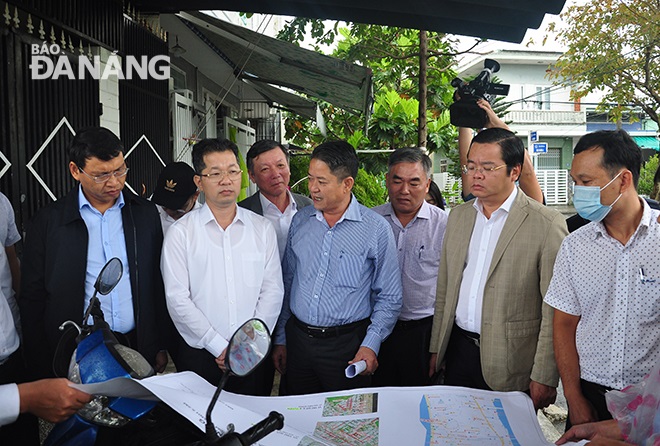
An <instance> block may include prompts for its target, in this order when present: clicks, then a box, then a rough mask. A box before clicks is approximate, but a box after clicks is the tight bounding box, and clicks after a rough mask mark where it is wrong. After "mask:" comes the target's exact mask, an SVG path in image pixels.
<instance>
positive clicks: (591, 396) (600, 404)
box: [566, 379, 612, 430]
mask: <svg viewBox="0 0 660 446" xmlns="http://www.w3.org/2000/svg"><path fill="white" fill-rule="evenodd" d="M580 389H581V390H582V395H584V397H585V398H586V399H587V401H589V402H590V403H591V405H592V406H594V409H596V414H597V416H598V421H604V420H611V419H612V414H610V411H609V410H607V403H606V400H605V394H606V393H607V392H608V391H609V390H612V389H611V388H610V387H605V386H601V385H600V384H595V383H592V382H589V381H585V380H583V379H581V380H580ZM571 426H573V424H572V423H571V406H570V405H569V406H568V418H567V419H566V430H569V429H570V428H571Z"/></svg>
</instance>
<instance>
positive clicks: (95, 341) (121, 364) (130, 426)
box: [43, 258, 284, 446]
mask: <svg viewBox="0 0 660 446" xmlns="http://www.w3.org/2000/svg"><path fill="white" fill-rule="evenodd" d="M122 274H123V267H122V263H121V260H119V259H118V258H112V259H110V260H109V261H108V262H107V263H106V264H105V266H104V267H103V268H102V269H101V272H100V273H99V275H98V277H97V279H96V282H95V283H94V294H93V296H92V298H91V300H90V303H89V306H88V307H87V310H86V311H85V314H84V316H83V320H82V324H81V325H78V324H76V323H75V322H73V321H66V322H64V323H63V324H62V325H61V326H60V330H62V331H65V333H69V335H63V337H62V340H61V341H60V345H59V346H58V352H57V353H56V359H57V357H58V356H63V355H64V353H63V352H66V351H67V347H66V345H67V344H69V341H70V338H71V336H73V335H75V343H76V347H75V350H74V351H73V354H72V355H71V357H70V361H69V365H68V373H67V376H68V379H69V380H70V381H72V382H74V383H78V384H91V383H98V382H104V381H107V380H110V379H113V378H118V377H126V378H128V377H131V378H135V379H143V378H147V377H150V376H153V375H155V371H154V370H153V368H152V367H151V365H150V364H149V363H148V362H147V360H146V359H145V358H144V357H143V356H142V355H141V354H140V353H139V352H137V351H135V350H133V349H131V348H130V347H127V346H126V345H124V344H122V343H120V342H119V341H118V339H117V337H116V336H115V333H113V331H112V330H110V326H109V325H108V323H107V322H106V321H105V319H104V316H103V311H102V310H101V302H100V300H99V298H98V296H97V295H99V294H100V295H102V296H104V295H108V294H110V292H112V290H113V289H114V288H115V287H116V286H117V284H118V283H119V280H120V279H121V276H122ZM90 317H91V319H92V322H91V323H90V322H89V320H90ZM70 333H73V335H71V334H70ZM270 345H271V339H270V333H269V331H268V327H267V326H266V324H264V323H263V322H262V321H260V320H259V319H250V320H248V321H247V322H245V323H244V324H243V325H242V326H241V327H240V328H239V329H238V330H237V331H236V332H235V333H234V334H233V335H232V337H231V339H230V342H229V344H228V347H227V352H228V353H227V355H226V358H225V372H224V373H223V376H222V378H221V380H220V383H219V385H218V388H217V389H216V391H215V393H214V395H213V397H212V399H211V402H210V404H209V407H208V410H207V413H206V435H205V437H204V439H203V440H198V441H196V442H194V443H190V445H191V446H204V445H221V446H249V445H252V444H254V443H256V442H257V441H259V440H260V439H262V438H263V437H265V436H266V435H268V434H269V433H271V432H273V431H274V430H277V429H282V427H283V426H284V417H283V416H282V415H281V414H279V413H277V412H271V413H270V415H269V416H268V417H266V418H265V419H264V420H263V421H261V422H260V423H258V424H256V425H255V426H253V427H252V428H250V429H248V430H246V431H245V432H243V433H241V434H239V433H237V432H234V427H233V425H232V424H229V425H228V426H227V430H226V432H225V433H224V435H222V436H219V435H218V433H217V431H216V429H215V426H214V425H213V422H212V420H211V413H212V411H213V407H214V406H215V404H216V402H217V400H218V397H219V395H220V392H221V391H222V388H223V387H224V385H225V383H226V382H227V379H228V378H229V377H230V376H232V375H235V376H247V375H248V374H249V373H250V372H252V371H253V370H254V369H255V368H256V367H257V366H258V365H259V364H260V363H261V362H262V361H263V360H264V359H266V358H267V357H268V353H269V351H270ZM69 351H70V350H69ZM66 354H67V355H68V353H66ZM54 367H55V368H57V366H54ZM159 409H160V410H159ZM100 427H109V428H115V429H113V430H116V431H122V432H124V433H125V435H124V437H123V438H128V439H129V441H128V442H125V441H122V442H124V443H125V444H139V445H154V446H156V445H158V446H162V445H181V444H185V443H188V442H189V441H190V440H191V439H199V438H200V437H202V435H201V434H200V431H199V429H197V428H195V427H194V426H192V425H191V424H190V423H189V422H188V421H187V420H185V419H183V417H180V416H179V415H178V414H176V413H175V412H174V411H173V410H172V409H171V408H169V407H167V406H165V405H163V404H160V405H159V404H158V402H156V401H148V400H138V399H133V398H126V397H106V396H95V397H94V399H93V400H92V401H90V402H89V403H87V404H86V405H85V406H84V407H83V408H82V409H80V410H79V411H78V412H77V413H76V414H75V415H73V416H72V417H71V418H69V419H68V420H66V421H63V422H61V423H58V424H56V425H55V426H54V427H53V429H52V430H51V431H50V433H49V434H48V436H47V438H46V440H45V441H44V443H43V444H44V446H88V445H93V444H94V443H95V442H96V440H97V437H98V435H99V429H100ZM120 438H121V437H120ZM123 438H122V440H123ZM107 442H108V441H107V439H106V443H107ZM110 443H111V444H115V443H118V441H110Z"/></svg>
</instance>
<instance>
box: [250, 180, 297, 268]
mask: <svg viewBox="0 0 660 446" xmlns="http://www.w3.org/2000/svg"><path fill="white" fill-rule="evenodd" d="M286 193H287V194H288V195H289V205H288V206H287V207H286V209H284V212H281V211H280V210H279V209H278V208H277V206H275V204H274V203H273V202H272V201H270V200H269V199H268V198H266V197H264V194H262V193H260V194H259V201H261V209H262V210H263V213H264V217H266V218H267V219H268V221H270V222H271V223H272V224H273V227H274V228H275V232H276V233H277V247H278V249H279V252H280V261H282V259H283V258H284V249H285V248H286V237H287V235H288V234H289V226H291V219H292V218H293V216H294V215H296V212H298V205H297V204H296V200H294V199H293V194H292V193H291V192H290V191H288V190H287V191H286Z"/></svg>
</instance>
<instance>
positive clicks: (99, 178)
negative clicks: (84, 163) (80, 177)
mask: <svg viewBox="0 0 660 446" xmlns="http://www.w3.org/2000/svg"><path fill="white" fill-rule="evenodd" d="M78 170H79V171H81V172H82V173H84V174H85V175H87V176H88V177H89V178H91V179H92V180H93V181H94V182H95V183H97V184H101V183H106V182H107V181H108V180H109V179H110V177H115V178H121V177H125V176H126V174H127V173H128V167H125V168H124V169H119V170H115V171H114V172H110V173H104V174H103V175H98V176H92V175H90V174H88V173H87V172H85V171H84V170H82V169H81V168H80V167H78Z"/></svg>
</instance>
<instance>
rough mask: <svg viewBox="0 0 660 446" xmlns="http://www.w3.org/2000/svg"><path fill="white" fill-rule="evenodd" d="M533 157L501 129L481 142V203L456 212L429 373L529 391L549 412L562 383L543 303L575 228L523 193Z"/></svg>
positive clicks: (475, 175) (473, 149) (476, 169)
mask: <svg viewBox="0 0 660 446" xmlns="http://www.w3.org/2000/svg"><path fill="white" fill-rule="evenodd" d="M524 150H525V148H524V147H523V144H522V142H521V141H520V139H518V138H517V137H516V136H515V135H514V134H513V133H512V132H510V131H508V130H505V129H501V128H492V129H486V130H484V131H482V132H481V133H479V134H477V135H476V136H475V137H474V139H473V140H472V144H471V146H470V151H469V153H468V160H467V165H466V166H464V171H465V172H466V174H467V177H466V178H467V179H468V181H469V190H470V192H471V193H472V194H473V195H474V196H475V197H476V199H475V200H472V201H470V202H468V203H465V204H463V205H460V206H457V207H456V208H454V209H453V210H452V211H451V212H450V214H449V221H448V223H447V231H446V233H445V238H444V240H445V241H444V247H443V251H442V258H441V260H440V270H439V274H438V287H437V294H436V304H435V305H436V306H435V314H434V319H433V332H432V337H431V348H430V351H431V353H432V356H431V363H430V370H429V373H430V374H433V373H435V372H436V371H438V370H441V369H443V370H444V372H445V381H444V383H445V384H448V385H459V386H464V387H472V388H481V389H492V390H498V391H512V390H519V391H525V392H528V394H529V395H530V396H531V398H532V400H533V402H534V406H535V407H536V408H541V407H545V406H547V405H549V404H551V403H552V402H554V399H555V397H556V387H557V383H558V373H557V368H556V364H555V360H554V356H553V348H552V315H553V313H552V309H551V308H550V307H549V306H547V305H546V304H544V303H543V296H544V295H545V292H546V290H547V288H548V284H549V283H550V278H551V276H552V270H553V266H554V262H555V256H556V254H557V251H558V250H559V246H560V245H561V242H562V240H563V238H564V237H565V236H566V234H567V230H566V223H565V220H564V218H563V216H562V215H561V214H560V213H559V212H557V211H554V210H551V209H548V208H546V207H545V206H543V205H541V204H540V203H538V202H537V201H534V200H532V199H530V198H529V197H527V196H526V195H525V194H524V193H523V192H522V191H520V190H519V189H518V188H517V187H516V180H517V179H518V177H519V176H520V173H521V169H522V164H523V160H524Z"/></svg>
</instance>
